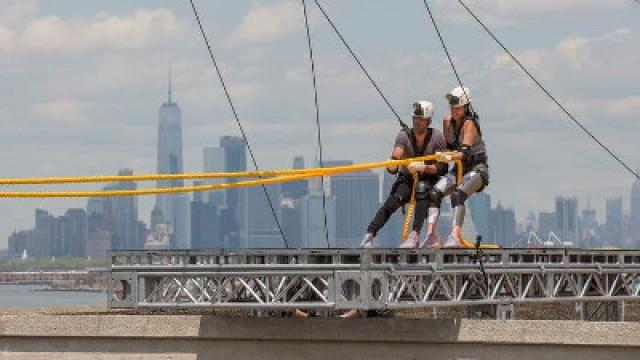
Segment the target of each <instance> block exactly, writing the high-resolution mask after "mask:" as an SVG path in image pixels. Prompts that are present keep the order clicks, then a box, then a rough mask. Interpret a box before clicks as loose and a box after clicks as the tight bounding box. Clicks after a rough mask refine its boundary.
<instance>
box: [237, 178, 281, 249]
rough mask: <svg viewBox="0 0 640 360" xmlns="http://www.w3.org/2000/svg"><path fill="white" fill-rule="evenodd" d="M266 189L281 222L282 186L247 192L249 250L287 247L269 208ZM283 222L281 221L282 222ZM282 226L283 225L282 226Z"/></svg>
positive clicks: (255, 188)
mask: <svg viewBox="0 0 640 360" xmlns="http://www.w3.org/2000/svg"><path fill="white" fill-rule="evenodd" d="M265 188H266V190H267V193H268V194H269V198H270V199H271V205H272V206H273V211H275V216H276V217H277V218H278V221H280V220H281V215H280V202H281V192H280V184H273V185H266V186H265V187H264V188H263V187H262V186H252V187H249V188H247V189H246V192H247V203H248V206H247V236H248V242H247V247H249V248H282V247H284V246H285V244H284V240H283V238H282V234H280V229H279V228H278V223H276V219H274V213H273V211H272V210H271V207H270V206H269V202H268V201H267V197H266V196H265V194H264V189H265ZM280 222H281V221H280ZM280 226H282V224H280Z"/></svg>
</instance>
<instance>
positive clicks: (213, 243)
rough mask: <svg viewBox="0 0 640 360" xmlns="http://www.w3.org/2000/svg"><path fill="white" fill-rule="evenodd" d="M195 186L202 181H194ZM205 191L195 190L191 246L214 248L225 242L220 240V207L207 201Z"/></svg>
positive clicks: (192, 207) (192, 204) (195, 247)
mask: <svg viewBox="0 0 640 360" xmlns="http://www.w3.org/2000/svg"><path fill="white" fill-rule="evenodd" d="M193 185H194V186H198V185H202V182H201V181H194V182H193ZM205 195H207V194H205V193H203V192H195V193H194V194H193V201H192V202H191V248H192V249H214V248H221V247H222V246H223V245H224V244H223V243H222V242H221V241H220V240H221V239H220V218H219V217H218V207H217V206H216V205H214V204H212V203H209V202H205V201H203V200H204V197H205Z"/></svg>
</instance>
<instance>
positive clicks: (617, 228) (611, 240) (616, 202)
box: [603, 197, 623, 246]
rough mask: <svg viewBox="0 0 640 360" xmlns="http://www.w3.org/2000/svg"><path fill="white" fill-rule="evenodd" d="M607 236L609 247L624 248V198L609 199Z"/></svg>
mask: <svg viewBox="0 0 640 360" xmlns="http://www.w3.org/2000/svg"><path fill="white" fill-rule="evenodd" d="M606 210H607V212H606V220H607V221H606V223H605V229H606V230H605V234H604V238H603V240H604V241H605V242H606V244H607V245H609V246H622V240H623V236H622V197H617V198H612V199H607V208H606Z"/></svg>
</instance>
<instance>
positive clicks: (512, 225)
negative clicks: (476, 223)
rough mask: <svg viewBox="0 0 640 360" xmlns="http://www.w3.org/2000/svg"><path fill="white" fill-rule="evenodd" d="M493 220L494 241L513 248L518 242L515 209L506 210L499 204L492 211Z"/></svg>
mask: <svg viewBox="0 0 640 360" xmlns="http://www.w3.org/2000/svg"><path fill="white" fill-rule="evenodd" d="M491 219H492V226H493V234H492V235H493V236H492V237H493V239H492V240H494V241H495V243H496V244H498V245H502V246H511V245H512V244H513V243H514V242H515V241H516V215H515V212H514V211H513V209H505V208H503V207H502V204H500V203H499V202H498V205H497V206H496V207H495V209H493V210H492V211H491ZM467 240H468V239H467Z"/></svg>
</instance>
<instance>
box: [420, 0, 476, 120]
mask: <svg viewBox="0 0 640 360" xmlns="http://www.w3.org/2000/svg"><path fill="white" fill-rule="evenodd" d="M423 2H424V7H425V8H426V9H427V13H428V14H429V18H431V23H432V24H433V28H434V29H435V30H436V34H438V39H440V44H441V45H442V49H443V50H444V53H445V55H447V59H448V60H449V64H450V65H451V69H452V70H453V74H454V75H455V76H456V79H457V80H458V84H459V85H460V88H461V89H462V92H463V93H464V96H465V97H466V98H467V101H468V102H469V110H471V113H475V111H474V110H473V105H471V98H470V97H469V94H467V90H466V89H465V87H464V85H462V79H461V78H460V74H459V73H458V70H457V69H456V65H455V64H454V63H453V58H452V57H451V54H450V53H449V49H448V48H447V45H446V44H445V42H444V38H443V37H442V33H440V28H439V27H438V24H437V23H436V19H435V18H434V17H433V13H432V12H431V8H430V7H429V4H428V3H427V0H423Z"/></svg>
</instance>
